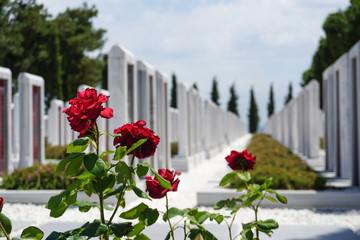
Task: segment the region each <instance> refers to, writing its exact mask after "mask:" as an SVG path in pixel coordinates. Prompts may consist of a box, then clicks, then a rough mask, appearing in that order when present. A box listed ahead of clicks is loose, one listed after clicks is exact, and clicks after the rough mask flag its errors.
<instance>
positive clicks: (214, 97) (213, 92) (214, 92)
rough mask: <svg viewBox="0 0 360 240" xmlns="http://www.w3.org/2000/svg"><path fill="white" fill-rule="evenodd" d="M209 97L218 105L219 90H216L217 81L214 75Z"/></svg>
mask: <svg viewBox="0 0 360 240" xmlns="http://www.w3.org/2000/svg"><path fill="white" fill-rule="evenodd" d="M210 98H211V100H212V101H213V102H214V103H215V104H216V105H218V106H219V105H220V102H219V99H220V94H219V90H218V83H217V80H216V76H215V77H214V78H213V82H212V88H211V93H210Z"/></svg>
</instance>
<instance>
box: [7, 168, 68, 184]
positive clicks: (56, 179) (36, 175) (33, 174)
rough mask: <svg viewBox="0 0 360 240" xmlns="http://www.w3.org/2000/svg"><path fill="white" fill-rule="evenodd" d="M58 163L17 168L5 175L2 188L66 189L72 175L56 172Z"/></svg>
mask: <svg viewBox="0 0 360 240" xmlns="http://www.w3.org/2000/svg"><path fill="white" fill-rule="evenodd" d="M56 166H57V165H56V164H46V165H34V166H32V167H27V168H16V169H15V170H14V171H13V172H12V173H11V174H10V175H3V185H2V186H1V188H5V189H17V190H40V189H65V188H66V187H67V186H68V185H69V184H70V183H71V182H72V180H71V178H70V177H65V176H64V174H63V173H58V172H55V169H56Z"/></svg>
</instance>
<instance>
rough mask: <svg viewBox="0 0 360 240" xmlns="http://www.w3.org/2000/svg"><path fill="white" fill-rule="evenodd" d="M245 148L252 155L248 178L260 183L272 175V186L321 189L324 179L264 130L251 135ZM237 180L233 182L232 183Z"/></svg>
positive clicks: (235, 185) (233, 185)
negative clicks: (251, 167) (264, 132)
mask: <svg viewBox="0 0 360 240" xmlns="http://www.w3.org/2000/svg"><path fill="white" fill-rule="evenodd" d="M247 150H248V151H249V152H251V153H252V154H253V156H256V164H255V167H254V170H252V171H250V173H251V176H252V178H253V179H252V182H253V183H258V184H261V183H263V182H264V180H265V179H267V178H269V177H272V178H273V184H272V187H273V188H275V189H324V188H325V184H326V179H325V178H324V177H322V176H320V175H319V174H318V173H317V172H315V171H313V170H312V169H311V168H310V167H309V166H308V165H307V164H306V163H305V162H303V161H302V160H301V159H300V157H299V156H297V155H295V154H293V153H292V152H291V151H290V150H289V149H288V148H286V147H285V146H283V145H282V144H280V143H279V142H277V141H275V140H274V139H272V138H271V137H270V136H268V135H266V134H261V133H256V134H254V135H253V137H252V139H251V141H250V144H249V145H248V146H247ZM237 186H238V183H237V182H233V183H232V187H237Z"/></svg>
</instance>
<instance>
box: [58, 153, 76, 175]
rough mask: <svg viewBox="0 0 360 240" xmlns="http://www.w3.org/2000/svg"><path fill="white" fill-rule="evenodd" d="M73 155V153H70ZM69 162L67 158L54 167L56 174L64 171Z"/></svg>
mask: <svg viewBox="0 0 360 240" xmlns="http://www.w3.org/2000/svg"><path fill="white" fill-rule="evenodd" d="M71 154H74V153H71ZM75 154H79V153H75ZM69 162H70V159H69V158H64V159H63V160H61V161H60V162H59V163H58V165H57V166H56V170H55V171H56V172H62V171H64V170H65V167H66V165H67V164H68V163H69Z"/></svg>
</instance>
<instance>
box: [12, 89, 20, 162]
mask: <svg viewBox="0 0 360 240" xmlns="http://www.w3.org/2000/svg"><path fill="white" fill-rule="evenodd" d="M13 102H14V111H13V115H12V116H13V118H12V129H13V131H12V133H13V134H12V152H13V159H14V166H18V165H19V156H20V95H19V93H18V92H17V93H15V94H14V96H13ZM15 162H16V164H15Z"/></svg>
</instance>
